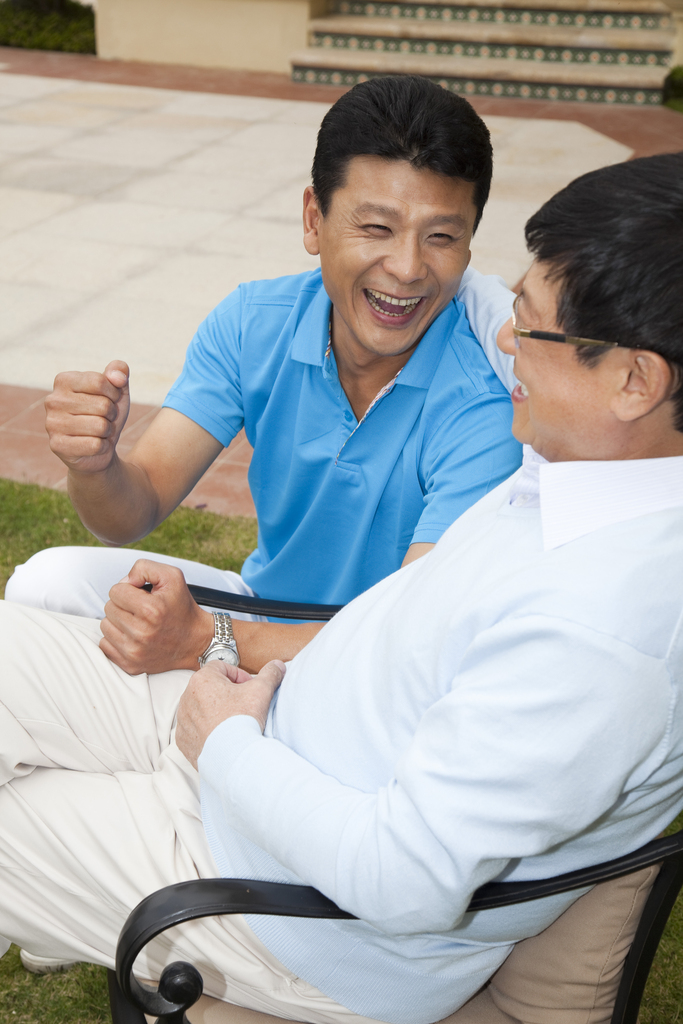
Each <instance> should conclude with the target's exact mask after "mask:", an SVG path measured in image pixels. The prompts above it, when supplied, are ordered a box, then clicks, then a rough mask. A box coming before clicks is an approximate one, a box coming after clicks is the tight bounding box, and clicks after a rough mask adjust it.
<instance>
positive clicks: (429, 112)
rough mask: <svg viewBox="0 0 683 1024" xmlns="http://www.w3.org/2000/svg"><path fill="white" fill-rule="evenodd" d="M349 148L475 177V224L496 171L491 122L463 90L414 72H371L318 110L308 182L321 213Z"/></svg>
mask: <svg viewBox="0 0 683 1024" xmlns="http://www.w3.org/2000/svg"><path fill="white" fill-rule="evenodd" d="M354 156H380V157H384V158H385V159H388V160H407V161H408V162H409V163H410V164H412V166H413V167H415V168H416V169H417V170H420V169H421V168H423V167H426V168H428V169H429V170H431V171H434V172H436V173H437V174H443V175H444V176H445V177H448V178H460V179H461V180H462V181H470V182H473V183H474V185H475V188H474V195H473V200H474V205H475V206H476V208H477V216H476V220H475V222H474V228H475V230H476V228H477V225H478V224H479V221H480V220H481V215H482V213H483V210H484V206H485V205H486V200H487V199H488V195H489V190H490V188H491V175H492V173H493V151H492V149H491V138H490V135H489V130H488V128H487V127H486V125H485V124H484V122H483V121H482V119H481V118H480V117H479V115H478V114H476V113H475V111H474V110H473V108H472V107H471V106H470V104H469V103H468V102H467V100H465V99H463V98H462V97H461V96H455V95H454V94H453V93H450V92H447V91H446V90H445V89H442V88H441V86H438V85H435V83H434V82H430V81H429V79H427V78H421V77H419V76H418V75H395V76H388V77H386V78H375V79H371V80H370V81H369V82H362V83H360V84H359V85H356V86H354V87H353V89H351V90H350V91H349V92H347V93H345V94H344V95H343V96H342V97H341V98H340V99H338V100H337V102H336V103H335V104H334V106H333V107H332V108H331V110H329V111H328V113H327V114H326V115H325V117H324V118H323V121H322V124H321V126H320V131H319V132H318V144H317V147H316V152H315V157H314V159H313V172H312V175H313V190H314V192H315V196H316V199H317V201H318V205H319V207H320V210H321V212H322V214H323V216H326V215H327V212H328V210H329V207H330V202H331V200H332V194H333V193H334V192H335V191H336V190H337V189H338V188H343V186H344V181H345V176H346V168H347V165H348V163H349V160H351V159H352V158H353V157H354Z"/></svg>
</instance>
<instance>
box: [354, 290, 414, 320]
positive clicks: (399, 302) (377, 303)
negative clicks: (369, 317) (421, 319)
mask: <svg viewBox="0 0 683 1024" xmlns="http://www.w3.org/2000/svg"><path fill="white" fill-rule="evenodd" d="M365 295H366V297H367V300H368V302H369V303H370V305H371V306H372V308H373V309H374V310H376V312H378V313H381V314H382V315H383V316H393V317H401V318H402V317H408V316H411V315H412V314H413V313H414V312H415V310H416V309H417V307H418V306H419V305H420V303H421V302H422V299H423V298H424V296H422V295H417V296H415V298H409V299H397V298H396V297H395V296H394V295H385V294H384V292H376V291H375V290H374V289H373V288H366V289H365Z"/></svg>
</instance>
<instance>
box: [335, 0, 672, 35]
mask: <svg viewBox="0 0 683 1024" xmlns="http://www.w3.org/2000/svg"><path fill="white" fill-rule="evenodd" d="M332 13H335V14H350V15H355V16H356V17H368V18H392V19H407V20H411V21H427V22H429V21H440V22H446V23H449V22H458V21H470V22H477V21H481V22H486V23H496V22H497V23H498V24H509V25H551V26H567V27H570V26H572V27H576V28H586V27H590V28H621V29H629V28H631V29H639V30H642V29H654V30H657V29H669V28H671V18H670V17H669V16H668V15H666V14H659V13H654V12H652V13H650V12H636V13H632V12H624V13H623V14H622V13H615V12H613V11H571V10H562V11H559V10H553V9H552V8H549V9H548V10H535V9H533V10H532V9H528V10H525V9H524V8H523V7H522V8H520V7H502V6H501V7H488V6H486V7H482V6H474V5H461V4H452V5H449V6H444V5H441V4H439V5H438V6H433V5H429V4H426V5H425V4H368V3H362V2H360V3H357V2H353V0H341V2H339V3H336V4H334V5H333V10H332Z"/></svg>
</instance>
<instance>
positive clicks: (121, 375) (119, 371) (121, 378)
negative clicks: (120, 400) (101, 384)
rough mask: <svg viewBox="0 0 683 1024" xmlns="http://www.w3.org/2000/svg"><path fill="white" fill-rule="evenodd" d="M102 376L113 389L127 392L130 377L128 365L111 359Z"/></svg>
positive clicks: (119, 360)
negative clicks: (122, 389) (121, 389)
mask: <svg viewBox="0 0 683 1024" xmlns="http://www.w3.org/2000/svg"><path fill="white" fill-rule="evenodd" d="M104 376H105V377H106V378H107V380H108V381H109V382H110V383H111V384H113V385H114V387H115V388H124V389H126V390H127V388H128V378H129V376H130V370H129V368H128V363H124V362H123V361H122V360H121V359H112V361H111V362H110V363H107V365H106V367H105V369H104Z"/></svg>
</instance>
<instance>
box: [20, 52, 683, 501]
mask: <svg viewBox="0 0 683 1024" xmlns="http://www.w3.org/2000/svg"><path fill="white" fill-rule="evenodd" d="M18 52H19V51H16V50H15V51H3V50H2V48H0V302H1V303H2V309H3V316H2V318H0V352H1V353H2V363H1V369H0V382H1V383H2V385H3V387H2V388H0V436H1V437H2V443H1V444H0V475H4V476H8V477H10V478H14V479H25V480H33V481H35V482H40V483H43V484H46V485H47V486H52V487H63V486H64V473H63V467H62V464H61V463H60V462H59V461H58V460H57V459H56V458H55V457H54V456H52V455H51V454H50V453H49V451H47V448H46V444H45V440H44V434H43V431H42V398H43V396H44V393H45V392H46V391H47V389H49V388H50V387H51V382H52V380H53V378H54V376H55V374H56V373H57V372H59V371H60V370H63V369H101V368H103V367H104V366H105V364H106V363H107V362H108V361H109V360H110V359H112V358H114V357H116V358H122V359H125V360H127V361H128V362H129V363H130V365H131V392H132V395H133V398H134V399H135V401H136V402H137V403H139V404H138V406H137V407H136V409H135V412H134V415H133V416H132V417H131V422H130V424H129V426H128V427H127V430H126V438H125V443H126V444H129V443H132V441H133V439H134V437H135V436H136V434H139V432H140V430H141V429H142V427H143V425H144V424H145V423H146V422H148V421H149V418H150V417H151V416H152V415H153V413H154V410H155V408H156V407H157V406H158V405H159V403H160V402H161V401H162V399H163V397H164V394H165V393H166V390H167V389H168V387H169V386H170V384H171V383H172V381H173V380H174V379H175V377H176V376H177V374H178V372H179V371H180V368H181V366H182V361H183V355H184V352H185V349H186V347H187V344H188V342H189V340H190V339H191V337H192V335H193V333H194V330H195V329H196V327H197V325H198V324H199V323H200V321H201V320H202V319H203V318H204V316H206V314H207V313H208V312H209V311H210V309H211V308H212V307H213V306H214V305H215V304H216V303H217V302H219V301H220V300H221V299H222V298H223V297H224V296H225V295H226V294H228V292H229V291H231V290H232V289H233V288H234V287H235V286H236V285H237V284H239V282H240V281H244V280H250V279H254V278H263V277H274V276H277V275H280V274H286V273H298V272H300V271H303V270H306V269H308V268H310V267H313V266H315V265H316V264H317V260H315V259H313V258H311V257H310V256H308V254H307V253H306V252H305V250H304V248H303V245H302V242H301V227H300V216H301V214H300V208H301V194H302V192H303V189H304V187H305V185H306V184H308V182H309V169H310V163H311V158H312V154H313V149H314V146H315V138H316V133H317V128H318V125H319V123H320V120H321V118H322V116H323V115H324V113H325V111H326V110H327V109H328V106H329V102H332V101H333V100H334V99H335V98H336V92H335V91H334V90H331V93H330V99H329V102H327V103H326V102H320V100H319V98H318V99H310V98H308V96H309V95H310V93H309V94H306V93H304V94H303V95H304V98H302V99H300V100H297V99H292V98H291V95H292V93H291V89H292V88H296V87H293V86H292V85H291V83H287V84H286V87H285V83H281V85H282V91H284V93H285V97H286V98H279V97H278V96H277V95H272V94H273V93H277V83H275V84H273V82H272V81H266V83H265V85H264V83H263V82H261V91H262V92H263V91H265V92H270V93H271V95H238V94H226V93H221V92H220V91H219V90H218V89H217V88H216V80H215V77H214V78H213V79H212V78H211V74H212V73H211V72H202V75H203V77H202V79H201V81H202V82H203V83H204V85H205V88H206V91H204V92H202V91H197V88H196V86H197V82H196V81H194V82H193V83H192V84H190V86H189V87H188V85H187V73H188V69H182V71H179V72H178V76H177V77H178V78H179V79H180V84H181V85H183V86H184V88H172V87H169V86H172V85H173V81H170V80H168V75H169V74H170V72H169V69H166V71H165V74H166V75H167V79H166V81H165V83H164V87H163V88H159V87H150V86H148V85H140V84H132V85H130V84H125V83H121V82H118V83H112V82H110V81H98V80H87V79H84V78H83V75H84V74H86V72H87V70H88V69H90V72H91V78H94V79H97V76H98V75H100V77H101V74H103V73H105V72H107V73H111V65H110V64H109V62H98V61H97V60H96V59H94V58H78V57H75V56H74V55H68V54H59V55H56V54H50V55H36V54H34V55H33V56H32V57H31V55H30V54H29V55H28V56H27V55H25V54H24V55H21V54H20V56H19V57H17V56H16V55H17V53H18ZM6 56H7V58H8V59H7V60H5V57H6ZM48 57H49V58H50V60H49V61H46V60H44V58H48ZM56 57H58V58H66V60H65V61H62V62H61V64H60V62H59V61H57V62H55V61H54V59H53V58H56ZM41 59H43V66H42V70H43V71H45V72H46V73H44V74H40V75H36V74H26V73H23V72H24V71H26V70H31V69H33V70H35V64H36V62H37V63H38V64H40V60H41ZM22 60H23V61H24V64H23V65H22V63H21V61H22ZM29 60H32V61H33V64H32V65H31V64H29V66H28V67H27V65H26V62H27V61H29ZM79 61H80V63H79ZM111 63H112V64H120V62H111ZM3 66H4V67H5V70H4V71H2V70H1V69H2V67H3ZM141 67H142V69H143V70H144V68H145V67H148V68H149V66H145V65H142V66H133V70H132V71H131V72H130V74H131V75H133V76H134V81H135V82H138V81H139V79H140V74H141V71H140V68H141ZM55 68H57V69H58V70H59V69H60V68H61V69H62V71H63V72H64V71H69V72H70V74H71V77H60V76H59V75H58V74H56V73H55ZM103 68H104V70H103ZM153 70H154V69H152V70H150V72H149V74H150V75H151V74H152V71H153ZM171 70H172V69H171ZM189 70H190V71H191V70H192V69H189ZM74 71H78V72H79V75H78V76H76V74H75V73H74ZM124 72H125V68H124ZM154 73H155V74H158V73H159V72H158V69H157V71H155V72H154ZM122 74H123V72H122V71H121V69H120V68H119V77H121V75H122ZM221 74H223V75H224V74H225V73H220V72H216V73H214V75H218V76H220V75H221ZM135 76H137V77H135ZM183 76H184V77H183ZM207 76H208V77H207ZM242 77H243V78H244V77H245V76H242ZM246 77H247V79H248V80H249V76H246ZM261 77H262V78H264V79H268V80H270V79H277V77H278V76H261ZM258 78H259V76H251V79H252V80H253V79H258ZM232 81H233V85H235V79H234V75H233V80H232ZM219 84H220V83H219ZM236 84H237V85H239V82H237V83H236ZM299 88H302V89H304V90H305V89H306V87H299ZM253 91H255V89H254V90H253ZM320 93H321V90H320V89H318V90H317V92H316V93H315V95H316V97H319V96H320ZM324 95H327V94H324ZM484 102H485V103H487V102H488V104H489V109H488V110H486V109H484V110H481V113H482V116H484V118H485V120H486V121H487V123H488V125H489V127H490V129H491V132H492V136H493V140H494V147H495V160H496V163H495V166H496V171H495V178H494V187H493V192H492V198H491V201H490V204H489V207H488V208H487V211H486V213H485V215H484V219H483V222H482V225H481V227H480V229H479V231H478V233H477V236H476V238H475V240H474V244H473V264H474V265H475V266H476V267H478V269H480V270H482V271H484V272H486V273H498V274H501V275H502V276H503V277H504V278H505V279H506V280H507V282H508V283H509V284H510V285H513V284H514V283H515V282H516V281H518V280H519V278H520V277H521V276H522V275H523V273H524V271H525V269H526V266H527V262H528V258H527V254H526V251H525V247H524V241H523V234H522V228H523V225H524V222H525V221H526V219H527V217H528V216H529V215H530V214H531V213H532V212H533V211H534V210H535V209H536V208H537V207H538V206H539V205H540V204H541V203H542V202H543V201H544V200H545V199H547V198H548V197H549V196H550V195H552V193H553V192H555V191H556V190H557V189H558V188H561V187H562V186H563V185H565V184H566V183H567V182H568V181H570V180H571V179H572V178H574V177H575V176H577V175H578V174H581V173H583V172H585V171H588V170H591V169H592V168H595V167H599V166H603V165H605V164H609V163H613V162H616V161H619V160H624V159H628V158H629V157H630V156H631V155H632V154H633V152H634V150H637V148H638V147H637V140H634V138H633V136H634V132H633V131H632V132H631V138H629V139H627V142H631V143H632V142H633V141H636V144H635V145H634V144H626V143H625V141H624V127H623V126H624V123H625V122H624V114H623V112H622V110H620V111H618V112H617V111H615V112H614V114H615V116H616V118H617V120H619V118H621V122H620V125H621V127H620V128H619V129H618V130H616V131H615V132H614V134H616V135H617V137H618V138H616V139H615V138H612V137H610V136H609V134H605V133H604V132H601V131H598V130H596V129H595V127H592V126H591V125H588V124H585V123H581V122H580V121H578V120H571V119H569V120H568V119H567V111H566V109H562V108H563V107H564V106H565V105H562V104H557V108H558V109H557V110H555V109H554V108H553V109H551V110H548V109H547V108H548V107H549V105H548V104H542V105H540V106H543V107H544V108H545V109H544V113H545V116H544V117H539V116H535V115H537V114H538V113H539V112H540V111H538V110H536V109H534V107H533V105H528V104H527V107H528V108H530V109H528V111H527V113H528V116H519V114H520V111H519V107H520V104H515V107H514V109H512V108H510V107H507V108H506V106H505V101H498V105H497V106H495V105H494V107H493V108H492V109H491V107H490V104H491V102H492V101H484ZM477 106H478V109H480V108H481V104H478V105H477ZM537 106H539V105H537ZM566 106H569V105H566ZM571 106H576V105H571ZM505 110H509V111H510V114H511V115H512V116H508V115H507V114H505V113H502V112H501V111H505ZM556 112H557V113H559V114H560V115H561V116H560V117H555V116H551V117H549V116H548V114H553V113H556ZM590 113H591V115H593V114H594V112H593V111H591V112H590ZM598 113H600V112H598ZM630 113H637V114H639V115H640V116H641V118H642V119H643V121H642V124H643V125H644V124H645V119H647V118H651V117H652V116H653V114H655V113H658V112H651V111H640V110H639V111H633V112H631V111H626V114H630ZM664 113H665V114H666V115H669V114H670V113H671V112H669V111H665V112H664ZM671 116H672V117H673V118H674V119H675V118H676V117H677V115H675V114H672V115H671ZM627 120H628V118H627ZM680 120H681V129H682V130H683V118H681V119H680ZM672 123H675V124H676V125H677V122H675V121H674V122H672ZM672 140H673V143H674V144H672ZM667 141H668V148H673V149H676V148H683V131H682V135H681V140H680V146H677V145H676V144H675V133H673V134H670V135H669V136H668V137H667ZM667 141H665V140H664V136H662V140H661V141H660V143H659V148H660V149H664V148H667ZM649 145H650V148H652V146H653V145H654V142H653V140H652V137H650V138H649ZM22 395H23V398H22ZM248 459H249V456H248V445H247V444H246V441H245V440H244V439H243V438H241V439H238V440H236V442H234V443H233V445H231V447H230V449H228V450H227V451H226V452H224V453H223V455H222V456H221V459H220V460H219V462H218V463H217V464H216V465H215V466H214V467H212V468H211V470H210V471H209V473H208V474H207V475H206V476H205V477H204V479H203V480H202V481H201V482H200V484H199V485H198V488H197V489H196V490H195V492H193V495H192V496H191V497H190V498H189V499H188V503H190V504H195V505H203V506H206V507H209V508H211V509H214V510H215V511H219V512H222V513H229V512H231V511H232V512H240V513H243V514H253V506H252V505H251V499H250V498H249V495H248V489H247V488H246V481H245V469H246V466H247V465H248ZM41 460H42V461H41ZM230 495H232V497H230Z"/></svg>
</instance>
